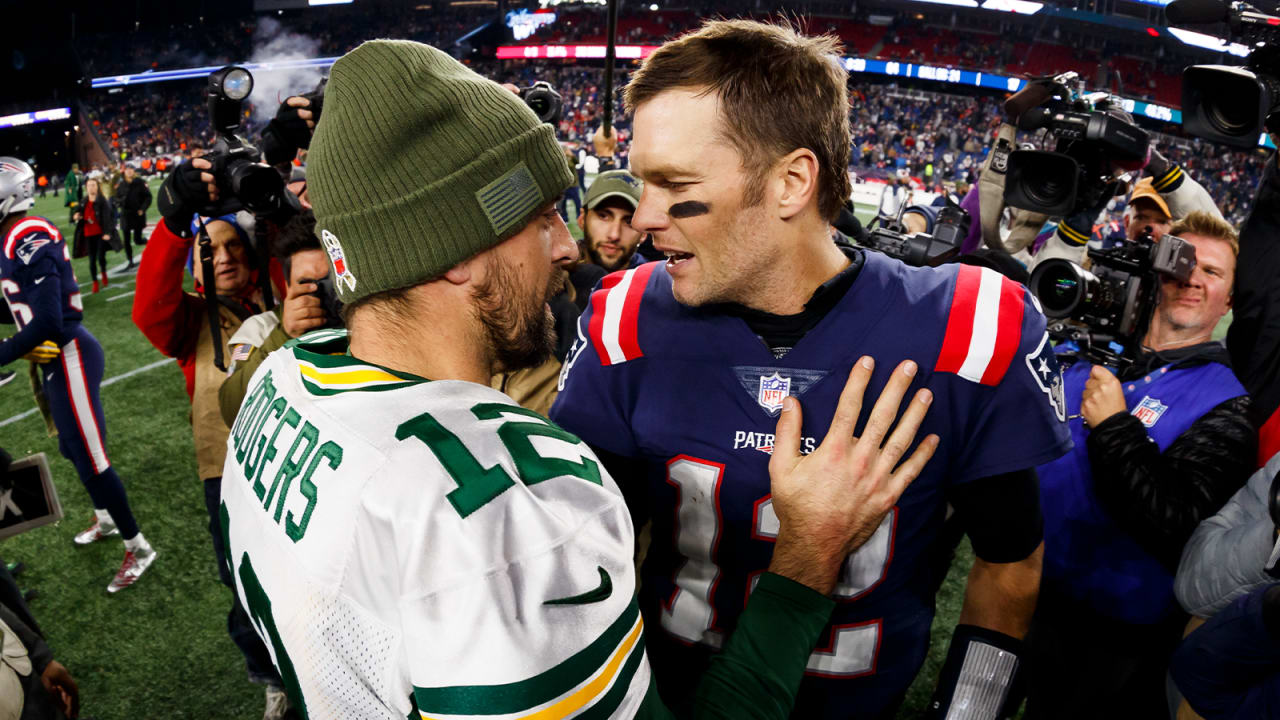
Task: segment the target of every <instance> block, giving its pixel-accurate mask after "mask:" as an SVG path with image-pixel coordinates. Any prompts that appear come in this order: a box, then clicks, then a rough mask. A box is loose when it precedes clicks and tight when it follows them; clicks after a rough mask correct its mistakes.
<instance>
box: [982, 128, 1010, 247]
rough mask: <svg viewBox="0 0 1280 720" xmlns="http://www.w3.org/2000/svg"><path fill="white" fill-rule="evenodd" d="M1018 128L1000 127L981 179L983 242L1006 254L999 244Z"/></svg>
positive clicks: (985, 161)
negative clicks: (1005, 192) (1006, 179)
mask: <svg viewBox="0 0 1280 720" xmlns="http://www.w3.org/2000/svg"><path fill="white" fill-rule="evenodd" d="M1017 132H1018V128H1017V127H1015V126H1013V125H1010V124H1009V123H1001V124H1000V129H999V130H998V131H997V132H996V141H995V143H994V144H993V145H992V146H991V152H989V153H987V159H986V160H984V161H983V162H982V172H981V173H980V174H979V175H978V200H979V203H980V204H979V205H978V212H979V215H980V217H979V220H980V221H981V223H982V242H983V244H984V245H986V246H987V247H990V248H995V249H997V250H1003V249H1004V246H1003V244H1002V243H1001V242H1000V215H1001V214H1003V212H1004V181H1005V175H1006V174H1007V173H1008V172H1009V155H1011V154H1012V153H1013V151H1014V149H1015V148H1016V147H1017V146H1016V145H1014V139H1015V135H1016V134H1017Z"/></svg>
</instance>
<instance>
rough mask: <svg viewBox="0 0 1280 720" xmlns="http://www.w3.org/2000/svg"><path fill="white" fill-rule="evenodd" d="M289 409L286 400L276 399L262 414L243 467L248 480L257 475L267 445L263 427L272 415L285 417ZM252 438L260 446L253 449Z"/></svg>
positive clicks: (250, 434)
mask: <svg viewBox="0 0 1280 720" xmlns="http://www.w3.org/2000/svg"><path fill="white" fill-rule="evenodd" d="M287 407H289V404H288V403H287V402H285V399H284V398H282V397H280V398H276V401H275V402H273V403H271V405H270V407H268V408H267V411H266V412H264V413H262V417H261V418H260V419H259V420H258V422H257V424H256V425H254V429H253V431H252V432H250V433H249V436H248V437H249V438H250V440H249V442H248V443H247V445H248V447H249V448H250V449H249V452H248V453H247V455H246V457H245V460H244V465H243V466H242V467H243V468H244V476H245V478H246V479H247V478H251V477H253V476H254V475H255V474H256V473H255V472H254V468H255V467H258V463H259V462H260V461H261V460H262V450H263V448H264V447H265V446H266V444H267V436H266V433H261V432H260V431H261V430H262V426H263V425H266V424H267V418H269V417H271V416H272V415H275V416H276V417H277V418H279V417H280V416H281V415H283V414H284V410H285V408H287ZM252 438H257V439H258V446H257V447H256V448H255V447H253V440H252ZM259 487H261V484H259ZM258 497H259V498H261V497H262V494H261V493H259V494H258Z"/></svg>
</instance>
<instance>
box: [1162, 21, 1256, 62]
mask: <svg viewBox="0 0 1280 720" xmlns="http://www.w3.org/2000/svg"><path fill="white" fill-rule="evenodd" d="M1167 29H1168V30H1169V33H1170V34H1171V35H1173V36H1174V37H1176V38H1178V39H1179V40H1181V41H1182V42H1183V43H1185V44H1187V45H1194V46H1196V47H1200V48H1204V49H1206V50H1213V51H1214V52H1229V53H1231V54H1232V55H1235V56H1236V57H1247V56H1248V55H1249V48H1247V47H1245V46H1244V45H1241V44H1240V43H1228V42H1227V41H1226V40H1223V39H1222V38H1220V37H1214V36H1213V35H1206V34H1204V33H1198V32H1193V31H1191V30H1183V29H1182V28H1176V27H1170V28H1167Z"/></svg>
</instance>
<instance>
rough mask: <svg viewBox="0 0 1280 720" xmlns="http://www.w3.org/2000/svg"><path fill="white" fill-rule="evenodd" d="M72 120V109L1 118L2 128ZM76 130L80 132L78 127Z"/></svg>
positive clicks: (42, 111)
mask: <svg viewBox="0 0 1280 720" xmlns="http://www.w3.org/2000/svg"><path fill="white" fill-rule="evenodd" d="M70 119H71V108H69V107H64V108H50V109H49V110H37V111H35V112H24V113H17V114H15V115H5V116H4V117H0V128H10V127H21V126H23V125H34V124H35V123H42V122H53V121H54V120H70ZM76 129H77V130H79V128H78V127H77V128H76Z"/></svg>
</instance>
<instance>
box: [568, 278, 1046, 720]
mask: <svg viewBox="0 0 1280 720" xmlns="http://www.w3.org/2000/svg"><path fill="white" fill-rule="evenodd" d="M863 355H870V356H872V357H873V358H875V361H876V369H875V373H874V375H873V377H872V380H871V385H870V387H869V389H868V395H867V397H868V398H875V397H878V396H879V394H880V391H881V390H882V388H883V387H884V384H885V382H886V381H887V380H888V377H889V375H890V374H891V372H892V371H893V369H894V368H895V367H896V366H897V365H898V363H900V362H901V361H903V360H906V359H912V360H915V361H916V362H917V363H918V364H919V366H920V372H919V373H918V375H917V377H916V379H915V383H914V385H913V387H912V389H911V393H914V392H915V390H916V389H917V388H919V387H928V388H930V389H931V390H932V391H933V394H934V398H935V399H934V401H933V404H932V406H931V407H930V410H929V414H928V416H927V418H926V419H925V422H924V425H923V427H922V428H921V429H920V432H919V436H918V437H919V438H923V437H924V436H925V435H927V434H928V433H937V434H938V435H939V437H940V438H941V443H940V445H939V447H938V450H937V452H936V453H935V455H934V457H933V459H932V460H931V461H930V463H929V464H928V466H927V467H926V468H925V470H924V472H923V473H922V474H921V476H920V477H919V478H917V479H916V480H915V481H914V482H913V483H912V484H911V486H910V487H908V488H907V490H906V492H905V493H904V494H903V496H902V497H901V499H900V500H899V502H898V504H897V506H896V507H895V508H894V509H893V511H892V512H891V513H890V514H889V515H888V516H887V517H886V518H885V520H884V522H883V524H882V525H881V526H880V528H879V529H878V530H877V532H876V533H875V534H874V535H873V537H872V538H871V539H870V540H869V541H868V542H867V544H866V545H865V546H864V547H862V548H861V549H859V550H858V552H856V553H854V554H853V555H851V556H850V557H849V558H848V560H847V561H846V563H845V567H844V571H843V573H842V575H841V577H840V580H839V584H838V586H837V588H836V590H835V597H836V598H837V599H838V601H839V604H838V606H837V609H836V611H835V612H834V614H833V615H832V620H831V624H830V626H829V627H828V628H827V630H826V631H825V633H824V635H823V637H822V639H821V640H820V642H819V644H818V647H817V649H816V650H815V651H814V653H813V655H812V656H811V658H810V661H809V664H808V669H807V672H806V677H805V680H804V684H803V685H802V687H801V691H800V694H799V696H798V698H797V705H796V711H795V714H794V716H795V717H804V718H850V717H871V716H874V715H876V714H877V713H879V712H881V711H882V710H884V709H885V708H889V707H892V706H893V705H894V704H895V703H897V702H898V701H899V700H900V698H901V696H902V694H903V693H904V692H905V691H906V689H907V686H908V685H910V683H911V681H912V680H913V679H914V677H915V675H916V673H917V671H918V670H919V668H920V665H921V663H922V662H923V659H924V656H925V654H926V652H927V650H928V644H929V626H930V623H931V621H932V619H933V613H934V590H935V588H936V584H937V580H938V578H937V575H936V570H935V567H936V563H934V562H932V561H933V560H934V559H936V555H934V554H933V553H936V551H937V542H938V533H939V530H940V529H941V527H942V522H943V519H944V515H945V511H946V491H947V488H948V486H949V485H952V484H956V483H964V482H968V481H972V480H976V479H978V478H983V477H990V476H993V475H999V474H1002V473H1006V472H1011V471H1015V470H1021V469H1025V468H1032V467H1035V466H1037V465H1039V464H1041V463H1043V462H1046V461H1047V460H1050V459H1052V458H1055V457H1058V456H1059V455H1062V454H1063V453H1064V452H1066V451H1067V450H1068V449H1069V448H1070V447H1071V439H1070V435H1069V433H1068V431H1067V427H1066V425H1065V423H1064V417H1063V414H1064V413H1063V407H1062V404H1061V379H1060V374H1059V372H1058V368H1057V365H1056V362H1055V361H1054V357H1053V352H1052V349H1051V348H1050V346H1049V345H1048V335H1047V334H1046V333H1045V319H1044V316H1043V315H1042V314H1041V313H1040V311H1039V310H1038V309H1037V307H1036V306H1035V303H1034V300H1032V299H1031V296H1030V293H1028V292H1027V290H1026V289H1025V288H1024V287H1023V286H1022V285H1020V284H1018V283H1016V282H1013V281H1011V280H1008V279H1006V278H1004V277H1003V276H1001V275H999V274H998V273H996V272H994V271H992V270H988V269H985V268H978V267H974V266H968V265H948V266H945V267H942V268H936V269H929V268H910V267H908V266H906V265H904V264H902V263H900V262H898V261H896V260H892V259H890V258H887V257H885V256H884V255H881V254H878V253H866V254H865V262H864V264H863V267H862V268H861V270H859V271H858V275H857V277H856V279H855V280H854V282H853V284H852V286H851V287H850V289H849V290H848V291H847V292H846V294H845V296H844V297H843V298H842V299H841V300H840V302H839V303H838V304H837V305H836V306H835V307H834V308H833V309H832V310H831V311H830V312H829V313H828V314H827V315H826V316H825V317H824V318H823V319H822V320H821V321H820V322H819V324H818V325H817V326H816V327H814V329H812V330H810V331H809V332H808V333H807V334H806V335H805V336H804V337H803V338H802V339H801V340H800V341H799V342H798V343H797V344H796V345H795V347H794V348H793V349H792V350H791V351H790V352H788V353H787V354H786V355H784V356H783V357H782V358H780V359H775V358H774V355H773V353H772V352H771V351H770V350H769V348H768V347H767V346H766V345H765V344H764V343H763V342H762V341H761V340H760V339H759V338H758V337H757V336H756V335H755V334H754V333H753V332H752V330H751V329H750V328H749V327H748V325H747V324H746V323H745V322H744V321H743V320H742V319H741V318H739V317H736V316H731V315H725V314H720V313H716V312H714V311H711V310H708V309H705V308H702V309H699V308H688V307H685V306H682V305H680V304H679V303H678V302H676V300H675V299H674V297H673V296H672V291H671V278H670V276H669V275H668V274H667V272H666V269H665V264H663V263H650V264H647V265H643V266H641V267H639V268H635V269H631V270H627V271H625V272H620V273H615V274H613V275H610V276H608V277H606V278H605V279H604V280H602V281H601V284H600V286H599V288H598V289H597V290H596V291H595V292H594V293H593V294H592V296H591V301H590V306H589V308H588V310H587V312H586V313H585V314H584V315H583V316H582V317H581V319H580V320H579V326H578V339H577V344H576V346H575V347H574V349H573V351H572V352H571V353H570V355H569V357H568V358H567V359H566V361H565V363H564V369H563V372H562V374H561V379H560V385H561V392H560V395H559V398H558V399H557V401H556V403H555V406H554V407H553V408H552V411H551V417H552V419H553V420H554V421H555V422H557V423H558V424H560V425H561V426H563V427H564V428H565V429H567V430H569V431H571V432H573V433H575V434H577V435H578V436H580V437H581V438H582V439H584V440H585V441H586V442H587V443H589V444H590V445H592V446H594V447H596V448H600V449H602V450H605V451H608V452H610V453H614V454H616V455H620V456H623V457H625V458H630V459H632V460H634V461H635V462H638V463H641V464H642V465H643V467H644V469H645V473H644V474H645V476H646V478H647V479H646V483H647V487H646V488H644V490H643V497H644V498H645V502H646V504H647V505H648V506H649V510H650V514H651V519H652V522H653V525H652V534H651V537H652V541H651V545H650V548H649V551H648V555H647V557H646V559H645V563H644V567H643V569H642V574H641V591H640V592H641V604H642V605H641V606H642V608H643V609H644V611H645V612H646V614H647V618H646V622H647V623H648V624H649V627H650V628H651V630H650V632H649V633H648V636H649V639H650V655H651V658H652V661H653V668H654V672H655V674H656V675H657V677H658V681H659V688H660V689H661V690H662V691H663V695H664V697H666V698H668V699H669V700H670V701H673V702H675V704H677V705H679V704H680V701H681V699H682V698H685V697H688V694H689V693H690V692H691V690H692V688H693V687H694V686H695V685H696V683H697V681H698V680H699V676H700V674H701V672H700V671H701V668H702V667H703V665H704V663H705V662H706V659H707V657H708V654H709V653H710V652H714V649H715V648H717V647H719V646H720V645H721V644H722V643H723V642H724V640H725V637H726V636H727V635H728V634H729V633H731V632H732V631H733V628H734V624H735V622H736V621H737V618H738V616H739V614H740V613H741V612H742V610H743V608H744V607H745V605H746V601H747V597H748V595H749V594H750V592H751V589H752V587H753V586H754V583H755V581H756V579H757V578H758V577H759V576H760V574H761V573H762V572H763V571H764V570H765V569H766V568H767V567H768V565H769V561H770V557H771V555H772V551H773V542H774V538H775V537H776V536H777V532H778V519H777V515H776V514H775V513H774V511H773V507H772V502H771V499H770V492H769V490H770V487H769V472H768V462H769V455H770V453H771V452H772V450H773V438H774V429H775V427H776V424H777V418H778V415H779V413H780V411H781V409H782V400H783V398H784V397H786V396H787V395H792V396H795V397H796V398H798V399H799V401H800V404H801V407H802V409H803V411H804V414H803V417H804V425H803V436H804V439H803V442H802V451H803V452H810V451H812V450H813V449H815V448H816V447H817V445H818V444H819V443H821V441H822V438H823V437H824V436H825V435H826V432H827V428H828V426H829V425H830V420H831V417H832V414H833V413H834V411H835V406H836V402H837V400H838V398H839V396H840V392H841V391H842V390H843V388H844V386H845V383H846V381H847V380H848V376H849V371H850V369H851V368H852V367H853V364H854V363H855V362H856V361H857V360H858V358H859V357H861V356H863ZM1045 363H1049V364H1050V367H1049V369H1048V370H1046V369H1045V367H1044V364H1045ZM872 404H873V403H872V402H867V403H865V404H864V409H863V417H862V418H861V419H860V421H859V432H861V427H862V426H863V424H865V422H866V420H867V416H868V415H869V414H870V410H871V406H872ZM635 490H636V489H635V488H631V489H629V490H628V492H629V493H630V494H633V495H634V494H635Z"/></svg>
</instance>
